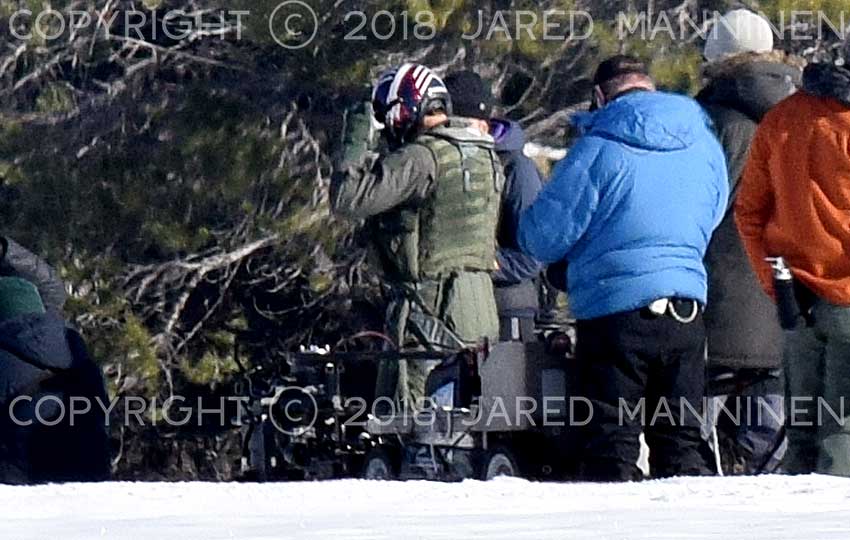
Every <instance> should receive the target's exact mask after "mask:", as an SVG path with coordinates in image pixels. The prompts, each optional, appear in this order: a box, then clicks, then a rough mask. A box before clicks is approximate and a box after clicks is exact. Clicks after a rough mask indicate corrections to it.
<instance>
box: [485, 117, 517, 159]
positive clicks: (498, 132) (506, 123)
mask: <svg viewBox="0 0 850 540" xmlns="http://www.w3.org/2000/svg"><path fill="white" fill-rule="evenodd" d="M490 134H491V135H492V136H493V139H494V140H495V141H496V151H497V152H522V149H523V147H524V146H525V132H524V131H523V130H522V126H520V125H519V124H518V123H516V122H513V121H511V120H502V119H500V118H494V119H492V120H490Z"/></svg>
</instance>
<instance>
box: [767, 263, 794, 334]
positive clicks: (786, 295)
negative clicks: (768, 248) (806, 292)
mask: <svg viewBox="0 0 850 540" xmlns="http://www.w3.org/2000/svg"><path fill="white" fill-rule="evenodd" d="M767 262H768V263H770V266H771V268H773V288H774V290H775V291H776V310H777V313H778V315H779V325H780V326H781V327H782V328H783V330H794V329H796V328H797V325H798V324H799V322H800V315H801V313H800V304H799V302H797V295H796V294H795V293H794V274H792V273H791V269H790V268H788V265H787V264H786V263H785V259H784V258H783V257H770V258H768V259H767Z"/></svg>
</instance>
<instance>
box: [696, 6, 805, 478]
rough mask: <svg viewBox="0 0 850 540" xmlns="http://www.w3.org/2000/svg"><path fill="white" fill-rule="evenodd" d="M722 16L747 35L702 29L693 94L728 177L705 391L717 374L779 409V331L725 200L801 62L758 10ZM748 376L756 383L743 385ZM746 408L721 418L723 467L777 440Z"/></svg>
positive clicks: (711, 265)
mask: <svg viewBox="0 0 850 540" xmlns="http://www.w3.org/2000/svg"><path fill="white" fill-rule="evenodd" d="M726 19H727V20H729V21H730V22H729V23H728V24H725V25H724V24H722V23H719V24H721V26H722V28H724V29H727V28H731V29H732V30H736V31H738V32H739V33H740V34H741V35H743V36H746V37H748V39H737V38H735V37H734V36H732V35H726V33H728V31H727V32H721V33H718V34H715V33H712V34H711V35H710V36H709V39H708V42H707V44H706V49H705V55H706V57H707V60H709V62H708V63H707V65H706V67H705V68H704V71H703V73H704V76H705V78H706V79H707V84H706V86H705V88H704V89H703V90H702V91H701V92H700V93H699V94H698V95H697V98H696V99H697V101H698V102H699V103H700V104H701V105H703V107H704V108H705V109H706V111H707V112H708V114H709V116H710V117H711V119H712V120H713V122H714V127H715V131H716V132H717V136H718V139H719V140H720V142H721V144H722V145H723V150H724V152H725V154H726V160H727V165H728V169H729V182H730V199H729V206H728V209H727V211H726V215H725V216H724V218H723V221H722V222H721V224H720V227H719V228H718V229H717V231H716V232H715V233H714V236H713V238H712V240H711V243H710V244H709V247H708V252H707V253H706V268H707V270H708V277H709V285H708V304H707V306H706V311H705V325H706V334H707V339H708V358H709V370H710V373H711V374H712V376H713V379H714V380H715V381H717V384H715V386H716V388H709V391H710V392H713V393H715V394H716V393H725V392H726V390H723V389H722V388H720V387H721V384H719V381H721V380H727V381H731V382H732V383H734V384H733V385H732V386H740V387H747V388H746V391H745V392H739V391H737V390H733V391H732V392H731V395H729V396H728V397H727V398H726V399H727V401H729V400H730V399H731V400H740V401H741V403H742V404H745V403H746V401H748V400H749V401H751V402H753V405H756V403H757V402H758V400H757V398H758V397H761V398H763V401H762V402H761V403H760V404H759V406H762V407H763V406H766V404H771V405H772V408H774V409H775V410H774V412H775V414H776V415H778V416H780V417H781V415H782V406H781V399H780V397H781V395H782V392H783V390H782V380H781V365H782V342H783V338H782V331H781V329H780V327H779V323H778V321H777V319H776V312H775V307H774V304H773V301H772V300H771V299H770V298H769V297H768V296H767V294H765V293H764V291H762V288H761V286H760V285H759V282H758V279H757V278H756V275H755V273H754V272H753V270H752V268H751V267H750V264H749V261H748V258H747V255H746V253H745V251H744V247H743V244H742V243H741V238H740V235H739V234H738V229H737V227H736V225H735V219H734V213H733V211H732V207H733V206H734V203H735V196H736V194H737V187H738V182H739V180H740V178H741V174H742V173H743V170H744V165H745V164H746V161H747V156H748V154H749V150H750V144H751V142H752V139H753V136H754V135H755V131H756V128H757V126H758V124H759V122H761V120H762V118H763V117H764V115H765V114H766V113H767V112H768V111H769V110H770V109H771V108H772V107H773V106H774V105H776V104H777V103H779V102H780V101H782V100H783V99H785V98H786V97H788V96H789V95H791V94H792V93H794V92H795V91H796V89H797V88H798V87H799V85H800V83H801V76H802V70H801V65H802V62H801V61H799V60H798V59H795V58H794V57H789V56H788V55H786V54H785V53H783V52H781V51H773V50H772V49H773V34H772V32H771V31H770V27H769V23H768V22H767V21H766V20H764V19H763V18H761V17H759V16H758V15H756V14H754V13H751V12H748V11H746V10H736V11H733V12H731V13H729V14H727V15H726ZM759 36H762V37H761V38H759ZM748 381H751V382H754V383H755V384H753V385H752V386H749V385H748V384H747V383H748ZM742 394H743V395H742ZM732 405H733V403H731V402H729V406H732ZM733 410H734V408H733ZM752 410H753V411H754V412H753V415H752V416H753V418H745V419H742V420H744V421H742V422H740V423H739V424H740V425H737V426H727V427H728V428H729V431H731V432H733V433H731V435H732V437H731V439H730V440H729V441H728V442H729V444H728V445H724V452H723V453H724V458H727V459H725V463H724V467H725V468H726V472H727V473H733V472H746V473H750V472H760V471H761V470H763V469H764V467H765V466H766V465H768V464H769V461H770V459H771V454H772V453H774V451H775V450H777V449H778V448H779V447H780V446H781V444H782V441H781V439H782V436H781V425H782V423H781V422H777V421H776V420H775V415H772V414H770V413H769V411H760V412H757V411H756V409H755V408H753V409H752ZM759 419H761V421H760V422H759ZM774 466H775V463H774Z"/></svg>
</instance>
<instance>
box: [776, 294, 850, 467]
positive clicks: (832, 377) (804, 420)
mask: <svg viewBox="0 0 850 540" xmlns="http://www.w3.org/2000/svg"><path fill="white" fill-rule="evenodd" d="M813 315H814V321H815V322H814V326H813V327H810V328H800V329H797V330H795V331H793V332H786V342H785V355H784V356H785V358H784V362H785V377H786V385H785V412H786V425H787V428H788V453H787V455H786V457H785V469H786V470H787V471H788V472H790V473H793V474H807V473H813V472H818V473H822V474H831V475H837V476H850V307H839V306H834V305H831V304H828V303H826V302H822V301H821V302H819V303H818V304H817V305H816V306H815V308H814V311H813ZM836 417H838V419H836Z"/></svg>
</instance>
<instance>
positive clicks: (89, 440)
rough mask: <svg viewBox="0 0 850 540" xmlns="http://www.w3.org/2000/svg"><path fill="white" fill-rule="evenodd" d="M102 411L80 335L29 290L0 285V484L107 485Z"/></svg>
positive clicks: (6, 280)
mask: <svg viewBox="0 0 850 540" xmlns="http://www.w3.org/2000/svg"><path fill="white" fill-rule="evenodd" d="M98 400H99V403H98ZM105 407H108V398H107V396H106V391H105V389H104V385H103V378H102V375H101V373H100V370H99V368H98V367H97V365H95V363H94V362H93V361H92V360H91V358H89V356H88V353H87V351H86V347H85V344H84V343H83V340H82V338H81V337H80V335H79V334H78V333H77V332H76V331H74V330H72V329H70V328H68V327H67V325H66V324H65V321H64V320H63V319H62V318H61V317H60V316H59V315H58V314H57V313H56V312H50V311H47V310H46V309H45V306H44V303H43V302H42V300H41V297H40V295H39V293H38V290H37V289H36V287H35V286H34V285H33V284H32V283H30V282H29V281H26V280H24V279H21V278H17V277H2V278H0V483H4V484H35V483H44V482H70V481H74V482H82V481H97V480H105V479H107V478H108V477H109V470H110V462H109V447H108V438H107V434H106V419H105V413H104V410H103V409H104V408H105Z"/></svg>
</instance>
